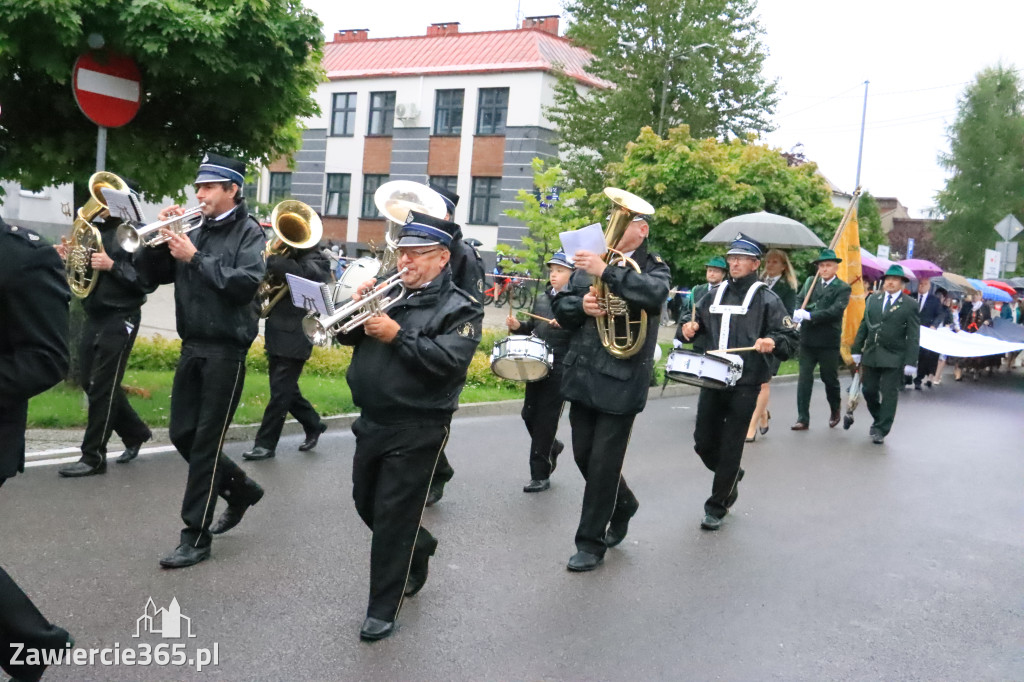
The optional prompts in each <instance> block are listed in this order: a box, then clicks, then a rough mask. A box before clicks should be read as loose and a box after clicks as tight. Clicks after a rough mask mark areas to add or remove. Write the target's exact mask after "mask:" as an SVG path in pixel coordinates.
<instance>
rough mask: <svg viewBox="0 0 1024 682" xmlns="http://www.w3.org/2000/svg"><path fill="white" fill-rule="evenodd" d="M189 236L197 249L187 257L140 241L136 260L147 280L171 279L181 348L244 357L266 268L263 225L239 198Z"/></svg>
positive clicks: (163, 281)
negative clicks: (231, 208) (181, 258)
mask: <svg viewBox="0 0 1024 682" xmlns="http://www.w3.org/2000/svg"><path fill="white" fill-rule="evenodd" d="M188 237H189V239H191V240H192V243H193V244H195V245H196V248H197V249H199V251H198V252H197V253H196V254H195V256H193V257H192V260H191V261H189V262H188V263H182V262H181V261H177V260H175V259H174V258H173V257H172V256H171V252H170V251H169V250H168V248H167V246H166V245H160V246H155V247H151V248H150V247H139V250H138V251H136V252H135V266H136V267H137V268H138V269H139V272H140V273H141V275H142V278H143V281H146V282H147V283H151V284H168V283H170V282H174V304H175V309H176V314H177V321H178V336H180V337H181V339H182V348H190V349H191V350H192V352H195V353H198V354H200V355H201V354H203V353H213V354H217V355H220V354H223V353H224V351H225V350H229V351H232V352H231V353H230V354H231V355H232V357H235V356H237V357H244V356H245V352H246V351H247V350H248V349H249V346H250V345H252V341H253V339H255V338H256V334H257V333H258V331H259V311H258V310H257V308H256V305H255V303H254V299H255V297H256V290H257V289H258V288H259V286H260V282H261V281H262V280H263V276H264V274H265V273H266V263H265V262H264V259H263V251H264V249H265V248H266V241H265V238H264V235H263V230H262V228H260V225H259V223H257V222H256V219H255V218H252V217H251V216H250V215H249V212H248V210H247V209H246V207H245V201H244V200H243V201H242V202H240V203H239V204H238V205H237V206H235V210H234V211H232V212H231V214H230V215H228V217H226V218H224V219H223V220H214V221H209V220H208V221H207V222H206V224H205V225H203V226H202V227H201V228H199V229H198V230H192V231H191V232H189V233H188Z"/></svg>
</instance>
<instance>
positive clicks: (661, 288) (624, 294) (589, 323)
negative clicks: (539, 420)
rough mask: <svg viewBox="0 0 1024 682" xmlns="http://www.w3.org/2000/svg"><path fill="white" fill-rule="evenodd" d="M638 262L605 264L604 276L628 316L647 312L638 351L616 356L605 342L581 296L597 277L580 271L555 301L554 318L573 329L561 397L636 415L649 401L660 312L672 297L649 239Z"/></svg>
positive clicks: (668, 275)
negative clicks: (624, 304) (628, 265)
mask: <svg viewBox="0 0 1024 682" xmlns="http://www.w3.org/2000/svg"><path fill="white" fill-rule="evenodd" d="M632 258H633V260H635V261H636V262H637V264H638V265H639V266H640V272H639V273H637V272H636V271H635V270H633V269H632V268H620V267H610V268H605V270H604V273H603V274H602V275H601V280H602V281H603V282H605V284H607V285H608V290H609V291H610V292H611V293H613V294H615V295H616V296H620V297H621V298H623V299H625V300H626V301H627V303H628V304H629V309H630V319H632V320H638V319H640V311H641V310H645V311H647V338H646V340H645V342H644V345H643V348H642V349H641V351H640V352H639V353H637V354H636V355H634V356H633V357H631V358H626V359H624V360H620V359H617V358H615V357H612V354H611V353H609V352H608V351H607V350H605V348H604V346H602V345H601V339H600V337H599V336H598V334H597V324H596V323H595V321H594V318H592V317H590V316H589V315H587V314H585V313H584V312H583V296H584V295H585V294H586V293H587V292H588V291H589V290H590V286H591V284H592V283H593V277H591V276H590V275H588V274H587V273H586V272H583V271H582V270H577V271H576V272H574V273H573V274H572V278H571V279H570V280H569V291H564V292H560V293H559V294H558V295H557V296H556V297H555V301H554V310H555V317H556V318H557V319H558V324H560V325H561V326H562V327H563V328H564V329H567V330H570V331H571V332H572V340H571V341H570V342H569V350H568V352H566V354H565V363H564V368H563V373H562V397H564V398H565V399H566V400H569V401H572V402H576V403H580V404H582V405H585V406H587V407H589V408H591V409H593V410H597V411H599V412H606V413H608V414H637V413H639V412H641V411H643V409H644V406H646V405H647V388H648V386H649V385H650V382H651V368H652V366H653V364H654V346H655V345H656V344H657V342H658V316H659V315H660V313H661V306H662V304H663V303H664V302H665V298H666V297H667V296H668V289H669V284H670V281H671V273H670V272H669V269H668V265H666V264H665V261H663V260H662V259H661V256H658V255H657V254H654V253H650V252H649V251H648V250H647V242H646V241H644V243H643V244H641V245H640V247H639V248H638V249H637V250H636V251H635V252H634V253H633V255H632Z"/></svg>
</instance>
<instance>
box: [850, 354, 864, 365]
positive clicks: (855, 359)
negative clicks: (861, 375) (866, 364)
mask: <svg viewBox="0 0 1024 682" xmlns="http://www.w3.org/2000/svg"><path fill="white" fill-rule="evenodd" d="M850 357H851V358H853V364H855V365H859V364H860V359H861V357H862V356H861V354H860V353H854V354H853V355H851V356H850Z"/></svg>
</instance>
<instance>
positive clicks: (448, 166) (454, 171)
mask: <svg viewBox="0 0 1024 682" xmlns="http://www.w3.org/2000/svg"><path fill="white" fill-rule="evenodd" d="M461 149H462V139H461V138H459V137H447V136H439V135H434V136H432V137H431V138H430V152H429V155H428V156H427V175H458V174H459V153H460V151H461Z"/></svg>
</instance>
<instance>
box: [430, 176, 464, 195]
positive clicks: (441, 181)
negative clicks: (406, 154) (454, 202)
mask: <svg viewBox="0 0 1024 682" xmlns="http://www.w3.org/2000/svg"><path fill="white" fill-rule="evenodd" d="M429 183H430V184H431V185H437V186H438V187H444V188H445V189H446V190H448V191H449V192H453V193H455V194H458V190H457V189H455V188H456V186H457V185H458V184H459V176H457V175H431V176H430V180H429Z"/></svg>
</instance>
